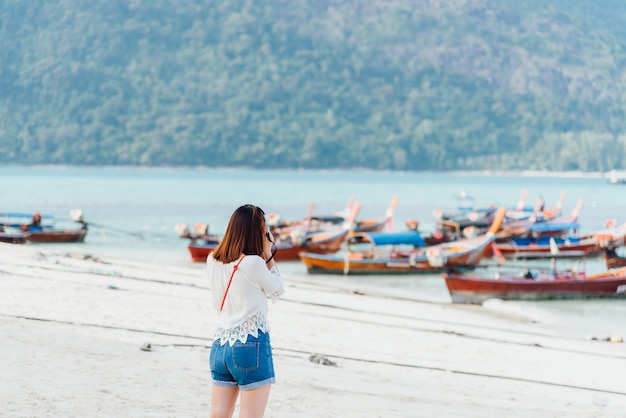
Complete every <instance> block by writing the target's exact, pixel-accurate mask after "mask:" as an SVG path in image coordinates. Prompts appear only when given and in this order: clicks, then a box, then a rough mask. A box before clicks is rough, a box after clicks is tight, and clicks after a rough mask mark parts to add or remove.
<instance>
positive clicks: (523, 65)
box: [0, 0, 626, 171]
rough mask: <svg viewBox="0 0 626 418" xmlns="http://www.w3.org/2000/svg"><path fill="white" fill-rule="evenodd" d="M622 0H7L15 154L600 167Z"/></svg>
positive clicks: (32, 157)
mask: <svg viewBox="0 0 626 418" xmlns="http://www.w3.org/2000/svg"><path fill="white" fill-rule="evenodd" d="M624 21H626V4H625V3H624V2H622V1H620V0H554V1H550V0H544V1H539V0H530V1H528V0H527V1H523V2H520V1H518V0H446V1H439V0H384V1H383V0H267V1H252V0H248V1H246V0H243V1H240V0H237V1H235V0H219V1H210V0H143V1H142V0H58V1H54V2H51V1H47V0H28V1H23V0H3V1H2V2H0V51H2V52H1V53H0V163H26V164H30V163H32V164H38V163H47V164H113V165H115V164H124V165H128V164H139V165H191V166H193V165H205V166H252V167H283V168H289V167H292V168H298V167H303V168H331V167H338V168H351V167H365V168H371V169H397V170H433V169H434V170H449V169H482V168H494V169H516V168H522V169H550V170H585V171H598V170H602V171H604V170H608V169H612V168H624V167H625V165H626V161H625V159H624V157H625V155H626V118H625V117H624V116H625V114H626V65H625V64H626V48H625V47H626V28H625V25H624V24H623V22H624Z"/></svg>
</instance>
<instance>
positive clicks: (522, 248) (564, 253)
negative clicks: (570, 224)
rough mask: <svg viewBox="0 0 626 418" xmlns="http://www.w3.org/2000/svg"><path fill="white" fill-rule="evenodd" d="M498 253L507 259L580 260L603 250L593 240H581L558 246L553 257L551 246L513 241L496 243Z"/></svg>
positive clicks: (566, 242)
mask: <svg viewBox="0 0 626 418" xmlns="http://www.w3.org/2000/svg"><path fill="white" fill-rule="evenodd" d="M495 245H496V248H497V249H498V251H499V252H500V253H501V254H502V255H503V256H504V257H507V258H525V259H530V258H553V257H557V258H579V257H585V256H593V255H599V254H601V253H602V248H601V247H600V246H599V245H598V242H597V241H596V240H595V239H593V238H585V239H581V240H579V241H578V242H568V241H565V242H563V243H559V244H557V248H558V249H559V252H558V254H556V255H553V254H552V253H551V252H550V244H535V243H529V244H528V245H519V244H516V243H515V242H513V241H508V242H496V244H495Z"/></svg>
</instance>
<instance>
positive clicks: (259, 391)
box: [239, 385, 272, 418]
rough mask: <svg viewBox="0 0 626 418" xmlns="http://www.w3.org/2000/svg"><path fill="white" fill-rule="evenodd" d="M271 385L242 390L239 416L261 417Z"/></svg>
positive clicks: (242, 417) (245, 417) (240, 417)
mask: <svg viewBox="0 0 626 418" xmlns="http://www.w3.org/2000/svg"><path fill="white" fill-rule="evenodd" d="M271 387H272V385H265V386H261V387H260V388H256V389H252V390H242V391H241V404H240V405H239V418H262V417H263V414H264V413H265V406H266V405H267V400H268V399H269V397H270V388H271Z"/></svg>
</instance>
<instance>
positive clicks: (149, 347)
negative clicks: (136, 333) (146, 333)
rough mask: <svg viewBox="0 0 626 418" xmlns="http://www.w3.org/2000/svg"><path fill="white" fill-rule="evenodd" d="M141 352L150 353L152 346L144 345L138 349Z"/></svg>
mask: <svg viewBox="0 0 626 418" xmlns="http://www.w3.org/2000/svg"><path fill="white" fill-rule="evenodd" d="M139 349H140V350H141V351H152V344H150V343H144V344H143V345H142V346H141V347H139Z"/></svg>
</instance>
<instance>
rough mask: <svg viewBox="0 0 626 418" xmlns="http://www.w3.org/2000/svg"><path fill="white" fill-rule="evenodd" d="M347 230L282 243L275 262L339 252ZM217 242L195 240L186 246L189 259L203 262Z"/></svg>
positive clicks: (312, 235)
mask: <svg viewBox="0 0 626 418" xmlns="http://www.w3.org/2000/svg"><path fill="white" fill-rule="evenodd" d="M349 232H350V230H349V229H339V230H336V231H321V232H316V233H311V234H308V235H307V236H306V237H305V238H304V240H303V242H294V241H290V242H284V243H279V244H278V245H277V246H276V255H275V256H274V258H275V259H276V261H291V260H298V258H299V257H298V254H299V253H300V252H302V251H308V252H312V253H316V254H328V253H334V252H337V251H339V248H340V247H341V245H342V244H343V242H344V241H345V239H346V237H347V236H348V233H349ZM218 243H219V241H217V240H212V239H211V240H205V239H196V240H193V241H192V242H191V243H189V245H188V246H187V249H188V250H189V254H191V259H192V260H193V261H195V262H205V261H206V258H207V256H208V255H209V254H210V253H211V251H213V250H214V249H215V247H217V244H218Z"/></svg>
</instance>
